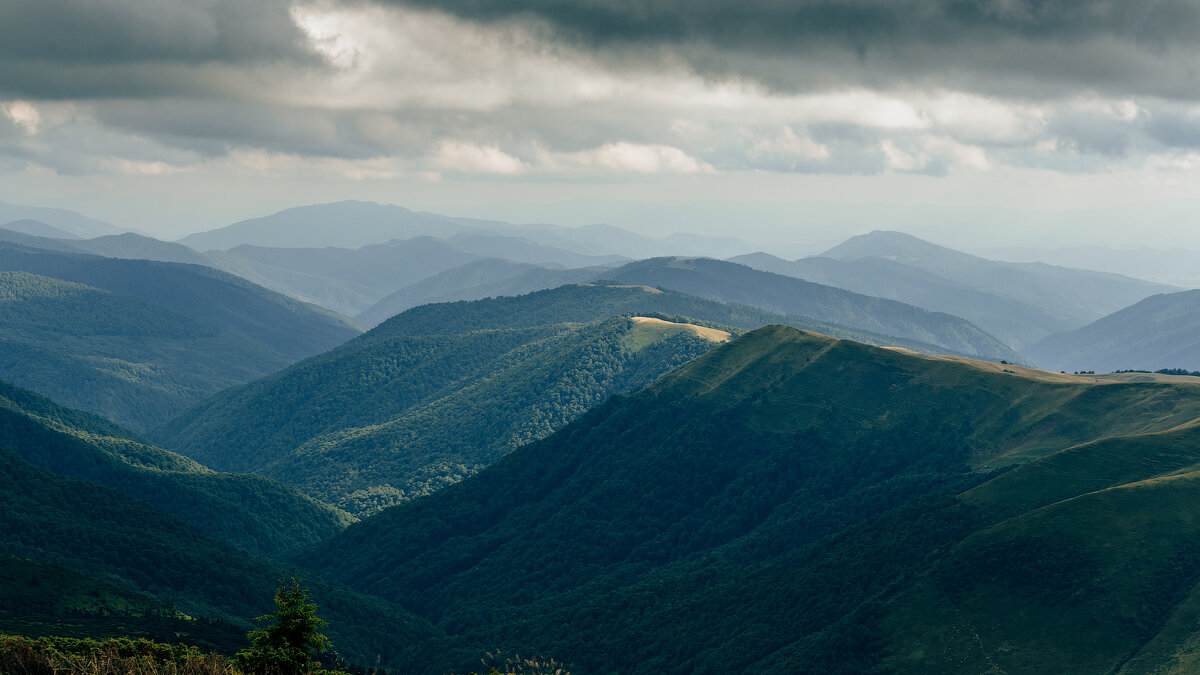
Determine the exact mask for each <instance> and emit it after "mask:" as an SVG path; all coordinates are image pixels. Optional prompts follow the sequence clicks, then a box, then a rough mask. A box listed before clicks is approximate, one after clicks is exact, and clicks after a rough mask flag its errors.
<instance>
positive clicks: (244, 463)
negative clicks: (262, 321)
mask: <svg viewBox="0 0 1200 675" xmlns="http://www.w3.org/2000/svg"><path fill="white" fill-rule="evenodd" d="M639 314H643V315H652V316H659V317H665V318H668V319H671V320H673V321H677V322H684V323H687V322H701V323H704V322H716V323H718V324H721V325H725V326H732V327H735V328H756V327H758V326H761V325H763V324H766V323H771V322H773V321H782V322H795V323H797V324H799V325H802V326H806V327H812V328H814V329H817V330H826V331H830V332H842V333H843V334H848V335H854V336H856V337H859V336H861V337H862V339H876V340H879V341H880V342H881V343H883V344H893V345H903V346H912V347H915V348H918V349H925V350H930V349H933V350H936V348H932V347H930V346H928V345H920V344H914V343H909V342H906V341H898V340H892V341H889V340H888V339H887V338H881V337H879V336H870V335H863V334H861V333H858V332H856V331H846V330H845V329H838V328H837V327H828V326H825V325H823V324H817V323H815V322H811V321H806V320H804V319H798V318H795V317H786V316H781V315H775V314H771V313H768V312H763V311H762V310H758V309H755V308H752V307H745V306H738V305H727V304H724V303H719V302H714V301H710V300H702V299H699V298H694V297H689V296H686V295H683V294H680V293H673V292H662V291H657V290H654V289H650V288H644V287H636V286H634V287H630V286H625V287H622V286H612V285H585V286H565V287H562V288H558V289H553V290H549V291H542V292H539V293H533V294H530V295H527V296H521V297H515V298H509V297H506V298H495V299H491V300H483V301H476V302H460V303H449V304H441V305H425V306H422V307H417V308H414V309H412V310H409V311H407V312H405V313H403V314H400V315H399V316H396V317H394V318H392V319H391V320H389V321H387V322H385V323H383V324H382V325H380V326H378V327H377V328H375V329H374V330H372V331H370V332H368V333H366V334H364V335H362V336H360V337H359V338H356V339H355V340H352V341H350V342H348V343H346V344H345V345H343V346H341V347H339V348H338V349H335V350H332V351H330V352H328V353H326V354H322V355H320V356H317V357H314V358H312V359H309V360H307V361H304V362H301V363H298V364H296V365H295V366H293V367H291V368H289V369H287V370H284V371H282V372H280V373H278V374H276V375H273V376H270V377H267V378H264V379H263V380H260V381H257V382H253V383H251V384H248V385H245V386H243V387H239V388H235V389H231V390H229V391H225V392H221V393H220V394H217V395H215V396H213V397H212V398H210V399H209V400H207V401H205V402H203V403H201V404H199V405H197V406H196V407H194V408H192V409H191V410H188V411H187V412H185V413H184V414H182V415H180V416H179V417H178V418H176V419H174V420H171V421H170V422H169V423H168V424H166V425H164V426H163V427H161V428H159V429H157V430H155V431H154V432H153V434H152V436H153V438H154V439H155V440H156V441H157V442H159V443H160V444H162V445H163V446H164V447H168V448H170V449H172V450H175V451H177V452H180V453H182V454H185V455H187V456H189V457H193V458H195V459H197V460H199V461H200V462H202V463H204V464H206V465H209V466H212V467H214V468H218V469H222V470H230V471H256V472H260V473H263V474H264V475H268V476H271V477H274V478H277V479H279V480H281V481H284V482H287V483H288V484H291V485H294V486H296V487H299V488H300V489H302V490H304V491H305V492H307V493H308V494H310V495H313V496H315V497H317V498H319V499H322V500H325V501H329V502H330V503H333V504H336V505H338V506H339V507H341V508H344V509H346V510H348V511H350V512H352V513H355V514H363V513H367V512H370V511H373V510H375V509H378V508H381V507H383V506H387V505H390V504H394V503H396V502H398V501H401V500H404V499H409V498H411V497H413V496H419V495H422V494H426V493H428V492H430V491H432V490H433V489H436V488H437V487H440V486H442V485H445V484H448V483H450V482H453V481H455V480H458V479H459V478H461V477H462V476H465V475H469V474H471V473H473V472H475V471H477V470H478V469H479V468H481V467H482V466H484V465H486V464H487V463H490V462H491V461H494V460H495V459H496V458H497V457H499V456H500V455H502V454H503V453H505V452H507V451H509V450H511V449H513V448H515V447H517V446H518V445H520V444H523V443H526V442H529V441H531V440H535V439H537V438H541V437H543V436H545V435H547V434H549V433H550V432H552V431H554V430H555V429H557V428H559V427H560V426H562V425H563V424H565V423H566V422H568V421H570V420H571V419H573V418H574V417H576V416H577V415H579V414H581V413H582V412H584V411H585V410H586V409H587V408H589V407H590V406H592V405H595V404H597V403H600V402H601V401H603V400H604V399H605V398H606V397H607V396H609V395H610V394H613V393H617V392H622V391H628V390H631V389H635V388H637V387H639V386H642V385H644V384H647V383H649V382H651V381H653V380H654V379H655V378H656V377H658V376H660V375H662V374H664V373H666V372H668V371H670V370H672V369H673V368H675V367H677V366H679V365H682V364H683V363H685V362H686V361H688V360H690V359H691V358H694V357H695V356H698V355H699V354H702V353H704V352H705V351H707V349H709V348H710V347H711V346H712V344H713V343H712V342H711V341H708V340H705V339H703V338H700V337H697V336H695V335H693V334H690V333H687V332H678V331H677V334H663V333H652V332H651V331H650V330H649V327H648V326H647V325H645V324H635V323H633V322H631V321H630V318H629V317H631V316H634V315H639ZM615 317H619V318H615ZM649 338H653V339H649ZM647 339H649V342H648V343H647V342H646V340H647Z"/></svg>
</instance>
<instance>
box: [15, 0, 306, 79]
mask: <svg viewBox="0 0 1200 675" xmlns="http://www.w3.org/2000/svg"><path fill="white" fill-rule="evenodd" d="M289 4H290V3H289V2H287V0H254V1H253V2H245V1H242V0H103V1H96V0H11V1H9V2H4V3H0V94H4V93H8V94H9V95H15V96H33V97H46V98H79V97H83V98H89V97H104V96H146V95H156V94H163V93H165V94H175V93H179V92H183V91H193V90H197V89H199V90H212V89H214V88H215V87H220V86H222V85H221V83H219V82H217V81H216V80H219V79H220V77H217V76H214V75H213V74H212V73H209V72H205V71H203V70H202V69H201V67H203V66H214V65H219V66H226V67H235V68H236V67H243V66H247V65H255V64H259V65H261V64H279V63H285V62H286V63H295V64H300V65H303V66H306V67H315V66H318V65H319V64H320V63H321V61H320V59H319V58H317V57H316V55H315V54H313V53H312V52H311V50H310V48H309V45H308V43H307V39H306V37H305V36H304V34H303V33H302V31H300V29H299V28H298V27H297V26H296V25H295V23H294V22H293V21H292V18H291V16H290V14H289ZM226 75H227V73H226Z"/></svg>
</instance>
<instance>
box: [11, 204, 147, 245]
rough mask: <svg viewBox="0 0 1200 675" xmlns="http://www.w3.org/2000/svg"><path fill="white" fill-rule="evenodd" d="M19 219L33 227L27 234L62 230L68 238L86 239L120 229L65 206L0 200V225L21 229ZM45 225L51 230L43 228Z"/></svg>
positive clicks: (118, 231) (43, 233) (112, 232)
mask: <svg viewBox="0 0 1200 675" xmlns="http://www.w3.org/2000/svg"><path fill="white" fill-rule="evenodd" d="M22 222H25V223H26V225H25V226H28V227H31V228H33V230H34V231H30V232H29V234H36V235H39V236H57V235H55V234H53V233H54V232H66V233H67V234H68V235H69V236H71V237H78V238H80V239H89V238H91V237H99V236H102V235H108V234H120V233H121V232H123V231H124V230H122V229H121V228H119V227H117V226H116V225H113V224H112V223H106V222H104V221H102V220H96V219H95V218H89V217H87V216H84V215H81V214H78V213H76V212H74V211H68V210H67V209H54V208H46V207H44V206H23V205H20V204H8V203H5V202H0V227H3V228H6V229H16V230H18V231H25V230H24V229H22V227H24V226H22V225H21V223H22ZM14 226H15V227H14ZM46 227H49V228H52V229H51V230H46V229H44V228H46Z"/></svg>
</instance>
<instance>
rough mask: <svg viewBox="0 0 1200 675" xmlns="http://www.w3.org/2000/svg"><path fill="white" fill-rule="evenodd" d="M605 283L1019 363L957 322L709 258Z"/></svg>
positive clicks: (625, 270) (631, 268)
mask: <svg viewBox="0 0 1200 675" xmlns="http://www.w3.org/2000/svg"><path fill="white" fill-rule="evenodd" d="M604 278H605V279H612V280H615V281H619V282H622V283H630V284H643V285H646V286H652V287H655V288H669V289H671V290H675V291H679V292H681V293H687V294H690V295H695V296H699V297H702V298H711V299H714V300H721V301H723V302H737V303H742V304H746V305H750V306H752V307H759V308H762V309H765V310H768V311H771V312H779V313H781V314H790V315H797V316H805V317H810V318H812V319H813V320H816V321H824V322H827V323H832V324H837V325H841V326H848V327H850V328H853V329H857V330H862V331H869V332H872V333H876V334H882V335H892V336H896V337H898V338H904V339H908V340H918V341H921V342H925V343H929V344H934V345H939V346H940V347H941V348H942V350H943V351H950V352H954V353H956V354H966V355H968V356H974V357H978V358H985V359H991V360H996V361H999V360H1006V361H1018V362H1019V361H1022V360H1023V359H1022V358H1021V356H1020V355H1019V354H1017V353H1016V352H1014V351H1013V350H1012V349H1011V348H1010V347H1009V346H1007V345H1005V344H1003V343H1001V342H1000V341H999V340H997V339H996V338H994V337H992V336H991V335H989V334H988V333H986V332H984V331H983V330H981V329H980V328H979V327H978V326H976V325H974V324H972V323H970V322H969V321H967V320H965V319H961V318H959V317H957V316H951V315H949V314H944V313H942V312H931V311H927V310H924V309H921V308H920V307H915V306H913V305H909V304H905V303H902V302H896V301H895V300H885V299H882V298H876V297H871V296H867V295H861V294H859V293H853V292H850V291H846V290H843V289H841V288H834V287H833V286H824V285H821V284H815V283H812V282H810V281H804V280H803V279H797V278H795V277H789V276H784V275H782V274H774V273H771V272H763V271H760V270H756V269H752V268H750V267H746V266H745V265H739V264H737V263H732V262H725V261H721V260H713V259H711V258H652V259H650V260H641V261H638V262H633V263H629V264H628V265H625V266H623V267H620V268H617V269H615V270H612V271H611V272H606V273H605V274H604Z"/></svg>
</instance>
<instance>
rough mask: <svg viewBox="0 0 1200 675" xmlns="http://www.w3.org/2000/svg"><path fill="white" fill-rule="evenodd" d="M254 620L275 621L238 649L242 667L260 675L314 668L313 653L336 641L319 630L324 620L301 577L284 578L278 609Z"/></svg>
mask: <svg viewBox="0 0 1200 675" xmlns="http://www.w3.org/2000/svg"><path fill="white" fill-rule="evenodd" d="M255 621H274V623H272V624H271V625H268V626H265V627H263V628H259V629H257V630H252V631H250V633H249V634H248V635H247V637H249V638H250V647H249V648H248V649H243V650H242V651H240V652H238V660H239V661H240V662H241V664H242V667H243V668H244V669H245V670H246V671H248V672H252V673H258V674H260V675H299V674H300V673H310V672H312V657H313V655H315V654H320V653H322V652H326V651H329V650H330V649H331V648H332V647H333V643H332V642H330V641H329V638H327V637H325V635H324V634H322V633H321V632H320V629H321V627H322V626H324V625H325V623H326V622H325V620H323V619H321V618H319V617H318V616H317V605H316V603H314V602H311V601H310V600H309V599H308V589H306V588H301V587H300V580H299V579H297V578H296V577H292V578H291V579H290V580H283V581H282V582H281V583H280V585H279V588H278V589H276V590H275V611H274V612H270V613H267V614H264V615H263V616H260V617H258V618H257V619H255Z"/></svg>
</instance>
